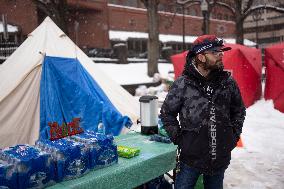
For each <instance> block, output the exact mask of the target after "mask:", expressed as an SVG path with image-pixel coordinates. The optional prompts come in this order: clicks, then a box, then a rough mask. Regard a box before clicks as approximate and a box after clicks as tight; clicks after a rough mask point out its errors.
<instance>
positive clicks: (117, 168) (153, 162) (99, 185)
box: [49, 133, 176, 189]
mask: <svg viewBox="0 0 284 189" xmlns="http://www.w3.org/2000/svg"><path fill="white" fill-rule="evenodd" d="M115 142H116V144H117V145H123V146H129V147H136V148H139V149H140V155H139V156H136V157H133V158H131V159H125V158H118V163H117V164H114V165H112V166H109V167H106V168H103V169H98V170H91V171H90V172H89V173H87V174H85V175H84V176H82V177H80V178H76V179H73V180H69V181H64V182H60V183H57V184H56V185H53V186H51V187H49V189H56V188H62V189H65V188H76V189H77V188H80V189H85V188H92V189H93V188H95V189H106V188H110V189H119V188H123V189H126V188H134V187H136V186H139V185H141V184H143V183H145V182H148V181H150V180H152V179H154V178H156V177H158V176H160V175H162V174H163V173H165V172H168V171H170V170H172V169H174V167H175V157H176V146H174V145H173V144H165V143H160V142H153V141H149V136H145V135H141V134H139V133H128V134H126V135H120V136H118V137H115Z"/></svg>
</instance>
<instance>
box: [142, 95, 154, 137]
mask: <svg viewBox="0 0 284 189" xmlns="http://www.w3.org/2000/svg"><path fill="white" fill-rule="evenodd" d="M139 102H140V122H141V134H144V135H151V134H157V133H158V97H156V96H141V97H140V99H139Z"/></svg>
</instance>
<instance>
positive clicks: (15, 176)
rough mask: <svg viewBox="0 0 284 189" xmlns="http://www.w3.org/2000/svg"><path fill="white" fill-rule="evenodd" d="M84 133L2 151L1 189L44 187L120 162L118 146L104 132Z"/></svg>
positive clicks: (0, 160)
mask: <svg viewBox="0 0 284 189" xmlns="http://www.w3.org/2000/svg"><path fill="white" fill-rule="evenodd" d="M98 128H99V129H98V131H97V132H93V131H85V132H84V133H81V134H78V135H73V136H71V137H66V138H62V139H58V140H54V141H51V140H39V141H37V142H36V145H35V146H31V145H16V146H14V147H10V148H6V149H3V150H0V188H1V189H2V188H3V189H4V188H5V189H6V188H11V189H14V188H15V189H16V188H17V189H18V188H19V189H25V188H44V187H46V186H49V185H52V184H54V183H55V182H60V181H62V180H67V179H72V178H76V177H79V176H82V175H83V174H85V173H87V172H88V171H89V170H91V169H98V168H103V167H106V166H109V165H112V164H114V163H117V162H118V154H117V146H116V144H115V143H114V141H113V140H114V138H113V136H111V135H105V134H104V132H105V129H104V127H103V125H102V126H100V127H98Z"/></svg>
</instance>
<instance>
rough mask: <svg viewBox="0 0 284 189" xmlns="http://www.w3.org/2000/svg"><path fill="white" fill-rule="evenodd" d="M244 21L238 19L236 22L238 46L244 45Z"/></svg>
mask: <svg viewBox="0 0 284 189" xmlns="http://www.w3.org/2000/svg"><path fill="white" fill-rule="evenodd" d="M243 23H244V22H243V20H241V19H237V20H236V43H237V44H242V45H243V44H244V27H243Z"/></svg>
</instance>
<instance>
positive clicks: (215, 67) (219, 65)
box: [204, 57, 224, 71]
mask: <svg viewBox="0 0 284 189" xmlns="http://www.w3.org/2000/svg"><path fill="white" fill-rule="evenodd" d="M208 62H209V60H208V59H207V57H206V62H205V63H204V70H209V71H214V70H223V69H224V64H223V61H222V59H221V60H216V62H215V63H214V64H213V65H212V64H209V63H208Z"/></svg>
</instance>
